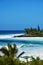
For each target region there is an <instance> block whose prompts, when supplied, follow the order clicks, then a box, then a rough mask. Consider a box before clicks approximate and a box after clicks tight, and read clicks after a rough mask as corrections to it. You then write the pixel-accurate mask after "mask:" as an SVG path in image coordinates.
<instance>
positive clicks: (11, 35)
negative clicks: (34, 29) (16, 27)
mask: <svg viewBox="0 0 43 65" xmlns="http://www.w3.org/2000/svg"><path fill="white" fill-rule="evenodd" d="M19 35H23V34H9V35H0V39H4V38H13V37H14V36H19Z"/></svg>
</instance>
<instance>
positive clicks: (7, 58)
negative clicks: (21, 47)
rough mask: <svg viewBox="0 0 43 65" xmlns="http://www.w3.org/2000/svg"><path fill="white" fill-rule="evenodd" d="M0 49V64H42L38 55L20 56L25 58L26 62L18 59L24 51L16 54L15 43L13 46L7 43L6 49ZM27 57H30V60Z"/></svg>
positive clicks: (42, 61)
mask: <svg viewBox="0 0 43 65" xmlns="http://www.w3.org/2000/svg"><path fill="white" fill-rule="evenodd" d="M0 51H1V52H3V53H4V55H3V56H0V65H43V60H40V58H39V57H36V58H34V57H32V56H31V57H28V56H24V57H22V58H24V59H26V62H25V61H20V60H19V57H20V56H21V55H22V54H24V52H22V53H21V54H19V55H18V56H16V55H17V52H18V49H17V47H16V45H15V44H14V45H13V46H12V45H11V44H8V49H7V48H6V47H2V48H1V49H0ZM28 58H30V59H31V61H28Z"/></svg>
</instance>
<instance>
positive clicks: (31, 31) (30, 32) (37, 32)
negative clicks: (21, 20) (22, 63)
mask: <svg viewBox="0 0 43 65" xmlns="http://www.w3.org/2000/svg"><path fill="white" fill-rule="evenodd" d="M25 33H26V35H25V36H28V37H43V30H42V29H40V27H39V25H38V27H37V28H26V29H25Z"/></svg>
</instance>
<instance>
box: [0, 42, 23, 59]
mask: <svg viewBox="0 0 43 65" xmlns="http://www.w3.org/2000/svg"><path fill="white" fill-rule="evenodd" d="M7 47H8V48H6V47H2V48H1V49H0V51H1V52H2V53H4V55H5V56H8V57H10V56H11V57H13V58H14V57H17V58H19V57H20V56H21V55H22V54H24V52H22V53H20V54H19V55H18V56H17V52H18V49H17V46H16V45H15V44H13V45H11V44H9V43H8V45H7Z"/></svg>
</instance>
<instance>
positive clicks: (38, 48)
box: [0, 31, 43, 59]
mask: <svg viewBox="0 0 43 65" xmlns="http://www.w3.org/2000/svg"><path fill="white" fill-rule="evenodd" d="M23 33H25V32H24V31H0V48H1V47H2V46H5V47H6V46H7V44H8V43H10V44H16V45H17V48H18V54H19V53H21V52H22V51H24V52H25V54H24V55H25V56H27V55H28V56H33V57H37V56H39V57H40V58H41V59H43V40H40V39H38V40H37V38H35V39H34V37H33V38H32V39H33V40H32V39H31V38H30V39H29V38H28V37H27V38H21V39H20V38H10V37H5V36H6V35H7V36H8V35H13V34H23ZM1 36H2V38H1ZM0 55H1V53H0ZM24 55H23V56H24Z"/></svg>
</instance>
